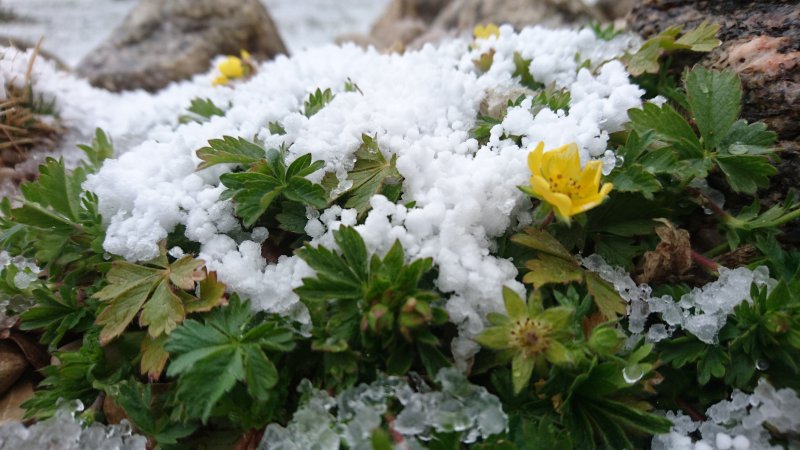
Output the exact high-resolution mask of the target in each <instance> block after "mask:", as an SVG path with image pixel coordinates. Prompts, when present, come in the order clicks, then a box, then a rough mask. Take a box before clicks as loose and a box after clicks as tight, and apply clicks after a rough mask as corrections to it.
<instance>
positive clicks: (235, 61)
mask: <svg viewBox="0 0 800 450" xmlns="http://www.w3.org/2000/svg"><path fill="white" fill-rule="evenodd" d="M251 67H252V61H251V57H250V53H248V52H247V51H246V50H242V51H241V58H240V57H236V56H228V57H227V58H225V60H223V61H222V62H221V63H219V64H218V65H217V70H219V73H220V75H219V76H217V78H215V79H214V81H213V82H212V84H213V85H214V86H219V85H225V84H228V83H229V82H230V81H231V79H235V78H243V77H246V76H247V75H249V74H250V70H251Z"/></svg>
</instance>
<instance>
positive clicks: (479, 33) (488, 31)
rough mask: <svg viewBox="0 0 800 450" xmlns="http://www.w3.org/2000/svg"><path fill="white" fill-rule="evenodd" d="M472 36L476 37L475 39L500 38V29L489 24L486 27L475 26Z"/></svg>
mask: <svg viewBox="0 0 800 450" xmlns="http://www.w3.org/2000/svg"><path fill="white" fill-rule="evenodd" d="M472 34H473V36H475V39H488V38H489V37H490V36H498V37H499V36H500V28H498V27H497V25H495V24H493V23H488V24H486V25H475V28H473V29H472Z"/></svg>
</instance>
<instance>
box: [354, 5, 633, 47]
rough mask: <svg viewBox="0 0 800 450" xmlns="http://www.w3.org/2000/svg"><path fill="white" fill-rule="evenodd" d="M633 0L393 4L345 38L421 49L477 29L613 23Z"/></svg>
mask: <svg viewBox="0 0 800 450" xmlns="http://www.w3.org/2000/svg"><path fill="white" fill-rule="evenodd" d="M633 3H634V0H620V1H612V0H601V1H599V2H597V4H596V5H594V6H588V5H587V4H586V2H583V1H582V0H393V1H392V3H390V4H389V7H388V8H387V9H386V11H385V12H384V14H383V15H382V16H381V17H380V18H379V19H378V20H377V21H376V22H375V24H374V25H373V27H372V30H371V31H370V33H369V35H366V36H364V35H345V36H341V37H340V38H339V41H353V42H356V43H358V44H361V45H374V46H375V47H377V48H381V49H387V48H391V47H397V46H398V45H400V44H402V45H410V46H412V47H419V46H421V45H422V44H424V43H426V42H434V41H437V40H439V39H441V38H443V37H445V36H448V35H451V34H453V33H454V32H468V31H469V30H472V28H473V27H474V26H475V25H478V24H486V23H495V24H498V25H500V24H506V23H507V24H511V25H513V26H514V27H515V28H517V29H519V28H522V27H524V26H526V25H535V24H541V25H546V26H554V27H555V26H564V25H570V24H574V23H586V22H588V21H590V20H597V21H613V20H614V19H616V18H619V17H621V16H623V15H624V14H625V13H627V12H628V11H629V10H630V8H631V7H632V5H633Z"/></svg>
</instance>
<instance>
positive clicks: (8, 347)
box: [0, 341, 28, 395]
mask: <svg viewBox="0 0 800 450" xmlns="http://www.w3.org/2000/svg"><path fill="white" fill-rule="evenodd" d="M27 367H28V360H27V359H26V358H25V355H24V354H23V353H22V352H21V351H20V350H19V348H18V347H17V346H16V345H14V344H13V343H11V342H7V341H0V395H1V394H2V393H5V392H6V391H7V390H8V388H10V387H11V386H12V385H13V384H14V383H15V382H16V381H17V379H18V378H19V377H20V376H21V375H22V374H23V373H24V372H25V369H27Z"/></svg>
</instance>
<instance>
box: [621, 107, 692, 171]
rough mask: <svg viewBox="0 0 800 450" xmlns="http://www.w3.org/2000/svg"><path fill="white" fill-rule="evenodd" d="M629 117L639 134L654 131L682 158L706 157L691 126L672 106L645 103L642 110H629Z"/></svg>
mask: <svg viewBox="0 0 800 450" xmlns="http://www.w3.org/2000/svg"><path fill="white" fill-rule="evenodd" d="M628 117H630V119H631V124H632V125H633V127H634V129H636V130H637V131H638V132H639V133H646V132H648V131H649V130H653V131H654V132H655V135H656V137H657V138H659V139H661V140H663V141H664V142H666V143H668V144H671V145H672V146H673V147H674V148H675V149H676V150H677V151H678V152H679V155H680V157H681V158H702V157H703V156H704V153H703V147H702V145H701V144H700V141H699V140H698V139H697V136H696V135H695V134H694V130H693V129H692V127H691V125H689V122H687V121H686V119H684V118H683V117H682V116H681V115H680V114H678V112H677V111H675V109H673V108H672V107H671V106H670V105H668V104H664V105H662V106H661V107H658V106H656V105H654V104H652V103H645V104H644V105H642V109H636V108H632V109H629V110H628Z"/></svg>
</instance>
